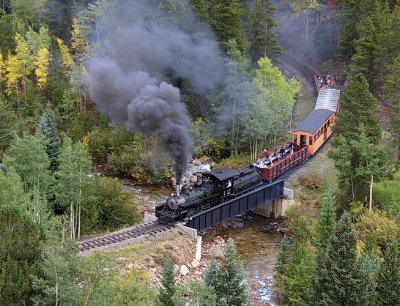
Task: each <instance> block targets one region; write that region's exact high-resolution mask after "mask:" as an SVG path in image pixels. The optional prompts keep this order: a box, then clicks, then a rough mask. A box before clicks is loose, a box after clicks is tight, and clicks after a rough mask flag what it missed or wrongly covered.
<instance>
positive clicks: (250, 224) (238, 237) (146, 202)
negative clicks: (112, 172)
mask: <svg viewBox="0 0 400 306" xmlns="http://www.w3.org/2000/svg"><path fill="white" fill-rule="evenodd" d="M122 183H123V184H124V185H125V188H126V190H127V191H129V192H132V193H134V194H135V196H136V202H137V203H138V204H139V206H140V208H141V209H142V210H144V211H147V212H154V207H155V206H156V205H157V204H159V203H161V202H163V201H165V199H166V198H167V197H168V196H170V194H171V192H173V190H172V189H170V188H165V187H161V188H160V187H152V186H140V185H135V184H133V183H131V182H130V181H122ZM273 222H274V221H273V220H271V219H267V218H265V217H261V216H258V215H255V214H252V213H246V214H244V215H242V216H239V217H236V218H233V219H231V220H227V221H225V222H222V223H220V224H218V225H216V226H214V227H213V228H212V229H209V230H206V232H205V234H206V235H208V234H209V235H218V236H222V237H224V238H225V239H228V238H233V239H234V241H235V245H236V247H237V251H238V254H239V255H240V257H241V259H242V261H243V266H244V271H245V276H246V280H247V287H248V292H249V299H250V301H251V303H252V304H253V305H267V306H268V305H270V306H272V305H279V304H278V302H277V296H276V292H274V277H273V276H274V266H275V262H276V257H277V254H278V251H279V244H280V241H281V239H282V235H281V234H279V233H277V232H276V231H274V230H273V231H268V230H266V228H267V227H268V225H270V224H271V223H273Z"/></svg>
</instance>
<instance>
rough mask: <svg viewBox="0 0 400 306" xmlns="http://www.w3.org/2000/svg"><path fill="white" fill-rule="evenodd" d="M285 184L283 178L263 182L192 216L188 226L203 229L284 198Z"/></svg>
mask: <svg viewBox="0 0 400 306" xmlns="http://www.w3.org/2000/svg"><path fill="white" fill-rule="evenodd" d="M283 185H284V181H283V180H280V181H276V182H273V183H271V184H263V185H261V186H260V187H258V188H256V189H254V190H252V191H250V192H248V193H246V194H243V195H241V196H239V197H237V198H234V199H232V200H229V201H226V202H223V203H221V204H218V205H216V206H214V207H211V208H209V209H207V210H204V211H201V212H199V213H197V214H195V215H193V216H191V217H190V219H189V222H188V223H187V226H188V227H191V228H194V229H197V230H198V231H201V230H202V229H205V228H208V227H210V226H212V225H214V224H216V223H218V222H221V221H223V220H226V219H229V218H232V217H234V216H237V215H240V214H242V213H244V212H246V211H248V210H250V209H252V208H254V207H257V206H259V205H262V204H267V203H270V202H272V201H273V200H275V199H278V198H282V197H283Z"/></svg>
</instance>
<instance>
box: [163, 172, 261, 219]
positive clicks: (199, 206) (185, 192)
mask: <svg viewBox="0 0 400 306" xmlns="http://www.w3.org/2000/svg"><path fill="white" fill-rule="evenodd" d="M260 184H261V177H260V173H259V171H258V170H257V169H256V168H252V167H245V168H242V169H239V170H233V169H231V168H218V169H214V170H212V171H210V172H208V173H204V174H203V178H202V180H201V182H197V183H195V184H194V186H193V188H192V189H189V188H188V187H187V186H184V187H183V188H182V192H179V186H178V188H177V191H176V193H175V194H173V195H172V196H171V197H170V198H168V199H167V200H166V202H165V203H162V204H159V205H157V206H156V216H157V217H158V219H159V221H160V222H161V223H171V222H175V221H185V219H187V218H188V217H190V216H191V215H193V214H195V213H196V212H198V211H199V210H204V209H207V208H210V207H212V206H214V205H216V204H218V203H221V202H224V201H226V200H228V199H230V198H234V197H237V196H238V195H240V194H243V193H244V192H246V191H249V190H251V189H253V188H255V187H256V186H258V185H260Z"/></svg>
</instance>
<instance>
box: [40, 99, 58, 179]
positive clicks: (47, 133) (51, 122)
mask: <svg viewBox="0 0 400 306" xmlns="http://www.w3.org/2000/svg"><path fill="white" fill-rule="evenodd" d="M39 131H40V132H41V133H42V134H43V136H44V139H45V142H46V153H47V155H48V156H49V158H50V161H51V164H50V170H51V171H52V172H55V171H56V170H57V167H58V161H57V157H58V155H59V154H60V141H59V136H58V129H57V124H56V118H55V114H54V112H53V110H52V109H51V107H50V104H47V107H46V109H45V110H44V112H43V115H42V117H40V121H39Z"/></svg>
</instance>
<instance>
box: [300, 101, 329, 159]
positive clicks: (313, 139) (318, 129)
mask: <svg viewBox="0 0 400 306" xmlns="http://www.w3.org/2000/svg"><path fill="white" fill-rule="evenodd" d="M335 117H336V116H335V113H334V112H332V111H330V110H328V109H316V110H314V111H313V112H312V113H311V114H310V115H308V117H307V118H306V119H304V121H303V122H301V123H300V124H299V125H298V126H297V127H296V129H295V130H294V131H293V143H294V144H296V146H297V147H299V148H303V147H304V146H308V154H310V155H314V154H315V152H317V151H318V149H319V148H320V147H321V146H322V145H323V144H324V143H325V141H326V140H327V139H328V138H329V137H330V136H331V135H332V126H333V125H334V124H335Z"/></svg>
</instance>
